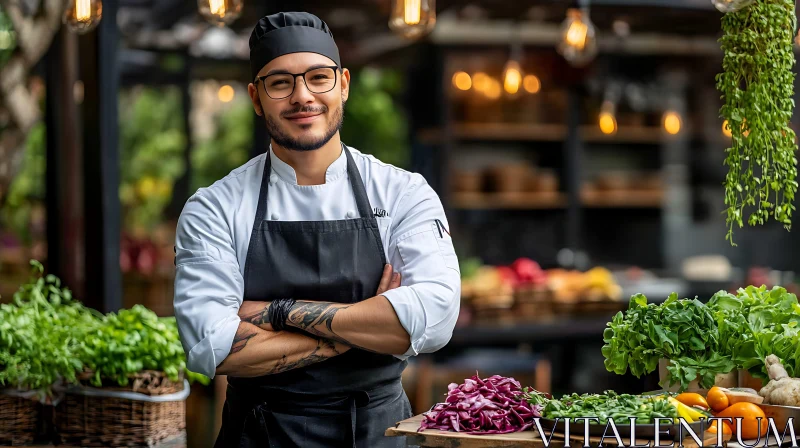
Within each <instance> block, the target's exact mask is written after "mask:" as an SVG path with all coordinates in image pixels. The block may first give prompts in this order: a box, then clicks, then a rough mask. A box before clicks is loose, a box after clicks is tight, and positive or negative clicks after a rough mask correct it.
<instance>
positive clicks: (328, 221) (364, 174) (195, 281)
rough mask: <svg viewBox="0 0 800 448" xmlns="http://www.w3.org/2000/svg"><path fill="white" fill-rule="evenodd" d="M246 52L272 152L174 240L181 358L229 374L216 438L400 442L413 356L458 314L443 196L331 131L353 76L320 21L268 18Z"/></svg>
mask: <svg viewBox="0 0 800 448" xmlns="http://www.w3.org/2000/svg"><path fill="white" fill-rule="evenodd" d="M250 61H251V68H252V75H253V82H252V84H250V85H249V86H248V89H249V93H250V96H251V98H252V101H253V107H254V109H255V112H256V114H258V115H259V116H261V117H263V118H264V120H266V124H267V127H268V129H269V133H270V135H271V137H272V144H271V146H270V149H269V151H268V152H267V153H266V154H264V155H261V156H259V157H256V158H254V159H252V160H250V161H249V162H247V163H246V164H245V165H243V166H241V167H239V168H237V169H235V170H234V171H233V172H231V173H230V174H229V175H228V176H226V177H225V178H223V179H221V180H219V181H217V182H216V183H214V184H213V185H212V186H210V187H208V188H203V189H200V190H198V191H197V192H196V193H195V194H194V195H193V196H192V197H191V198H190V199H189V200H188V201H187V203H186V205H185V208H184V210H183V212H182V214H181V217H180V220H179V222H178V229H177V237H176V266H177V273H176V279H175V314H176V317H177V319H178V325H179V328H180V333H181V339H182V342H183V345H184V348H185V350H186V353H187V358H188V368H189V369H190V370H192V371H195V372H200V373H203V374H205V375H208V376H210V377H213V376H214V375H215V374H225V375H228V383H229V386H228V391H227V399H226V403H225V408H224V414H223V423H222V429H221V431H220V434H219V436H218V438H217V444H216V446H226V447H227V446H235V447H239V446H259V447H266V446H269V447H295V446H299V447H341V446H358V447H370V448H375V447H390V446H399V443H400V441H398V440H396V439H392V438H386V437H384V436H383V434H384V431H385V430H386V428H388V427H390V426H393V425H394V424H395V423H396V422H397V421H400V420H402V419H405V418H408V417H409V416H411V412H410V406H409V402H408V398H407V397H406V395H405V393H404V392H403V388H402V385H401V383H400V375H401V373H402V372H403V369H404V368H405V366H406V363H407V361H406V360H407V358H408V357H410V356H414V355H417V354H419V353H429V352H434V351H436V350H438V349H440V348H441V347H443V346H444V345H445V344H446V343H447V342H448V341H449V339H450V337H451V335H452V330H453V328H454V326H455V321H456V319H457V317H458V310H459V298H460V274H459V268H458V260H457V258H456V255H455V251H454V250H453V244H452V240H451V238H450V235H449V232H448V230H447V229H448V227H447V226H448V224H447V219H446V218H445V215H444V212H443V209H442V205H441V202H440V201H439V198H438V197H437V195H436V194H435V193H434V191H433V190H432V189H431V188H430V187H429V186H428V184H427V183H426V182H425V180H424V178H423V177H422V176H420V175H418V174H413V173H409V172H406V171H403V170H401V169H398V168H395V167H393V166H391V165H387V164H385V163H382V162H380V161H379V160H376V159H375V158H374V157H372V156H368V155H364V154H362V153H360V152H359V151H357V150H355V149H353V148H348V147H347V146H345V145H344V144H343V143H342V142H341V141H340V139H339V129H340V128H341V126H342V117H343V109H344V105H345V102H346V101H347V96H348V94H349V86H350V73H349V71H348V70H347V69H345V68H343V67H342V64H341V62H340V59H339V52H338V49H337V47H336V44H335V43H334V40H333V37H332V35H331V32H330V31H329V29H328V27H327V25H326V24H325V23H324V22H323V21H322V20H320V19H319V18H317V17H315V16H313V15H311V14H307V13H298V12H291V13H279V14H275V15H270V16H267V17H264V18H262V19H261V20H260V21H259V22H258V24H257V25H256V27H255V29H254V31H253V33H252V36H251V38H250Z"/></svg>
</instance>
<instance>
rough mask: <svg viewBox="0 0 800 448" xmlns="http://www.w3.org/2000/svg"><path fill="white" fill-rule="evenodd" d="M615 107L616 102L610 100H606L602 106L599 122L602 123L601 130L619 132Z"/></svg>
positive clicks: (611, 132) (607, 132) (608, 132)
mask: <svg viewBox="0 0 800 448" xmlns="http://www.w3.org/2000/svg"><path fill="white" fill-rule="evenodd" d="M615 109H616V108H615V107H614V103H612V102H610V101H604V102H603V106H602V107H601V108H600V116H599V117H598V118H599V119H598V124H599V125H600V132H602V133H603V134H606V135H611V134H615V133H616V132H617V117H616V114H615V112H614V110H615Z"/></svg>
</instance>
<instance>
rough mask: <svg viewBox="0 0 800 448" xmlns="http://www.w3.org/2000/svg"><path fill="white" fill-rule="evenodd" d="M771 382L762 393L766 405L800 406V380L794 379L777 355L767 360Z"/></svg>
mask: <svg viewBox="0 0 800 448" xmlns="http://www.w3.org/2000/svg"><path fill="white" fill-rule="evenodd" d="M766 365H767V370H768V371H769V377H770V381H769V383H768V384H767V385H766V386H764V387H763V388H762V389H761V390H760V391H758V393H759V395H761V396H762V397H764V398H765V400H764V403H766V404H777V405H782V406H800V378H792V377H790V376H789V374H788V373H787V372H786V369H785V368H784V367H783V364H781V362H780V361H779V360H778V357H777V356H775V355H769V356H767V359H766Z"/></svg>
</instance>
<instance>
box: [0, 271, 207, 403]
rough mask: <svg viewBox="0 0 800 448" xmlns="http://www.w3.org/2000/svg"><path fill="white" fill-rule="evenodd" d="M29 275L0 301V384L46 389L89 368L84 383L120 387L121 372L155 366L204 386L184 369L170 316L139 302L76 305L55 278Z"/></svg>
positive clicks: (172, 376) (124, 379)
mask: <svg viewBox="0 0 800 448" xmlns="http://www.w3.org/2000/svg"><path fill="white" fill-rule="evenodd" d="M31 264H32V265H33V266H34V273H35V274H36V275H35V276H34V277H33V278H32V279H31V281H30V282H28V283H27V284H24V285H22V286H21V287H20V289H19V291H18V292H17V293H15V294H14V301H13V303H10V304H3V305H0V386H9V387H14V388H19V389H38V390H41V391H42V392H44V393H46V394H51V393H52V386H54V385H55V384H57V383H58V382H59V381H62V380H63V381H64V382H66V383H75V382H77V376H78V374H79V373H81V372H83V371H85V370H86V369H89V370H92V371H94V373H95V376H94V377H93V378H92V383H93V384H95V385H98V386H99V385H100V384H101V383H102V381H103V380H109V381H114V382H116V383H118V384H120V385H125V384H127V383H128V375H130V374H134V373H136V372H138V371H141V370H157V371H162V372H165V373H166V374H167V376H169V377H170V379H172V380H177V379H178V377H179V374H180V372H184V374H185V376H186V377H187V378H188V379H189V380H190V381H198V382H201V383H203V384H208V383H209V379H208V378H207V377H205V376H203V375H199V374H196V373H192V372H189V371H187V370H186V361H185V354H184V351H183V347H182V345H181V343H180V338H179V336H178V328H177V324H176V322H175V318H174V317H171V318H158V317H157V316H156V315H155V313H153V312H152V311H150V310H148V309H146V308H145V307H143V306H141V305H136V306H135V307H134V308H132V309H130V310H122V311H120V312H119V313H109V314H107V315H105V316H104V315H103V314H101V313H99V312H97V311H95V310H93V309H91V308H87V307H85V306H83V305H82V304H81V303H80V302H78V301H77V300H75V299H74V298H73V297H72V294H71V292H70V291H69V290H68V289H66V288H62V287H61V282H60V280H59V279H58V278H57V277H55V276H53V275H47V276H44V277H43V276H42V273H43V271H44V270H43V267H42V265H41V264H40V263H39V262H37V261H32V262H31Z"/></svg>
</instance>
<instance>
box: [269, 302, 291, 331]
mask: <svg viewBox="0 0 800 448" xmlns="http://www.w3.org/2000/svg"><path fill="white" fill-rule="evenodd" d="M295 302H296V301H295V300H294V299H277V300H273V301H272V303H270V305H269V311H267V317H268V318H269V324H270V325H272V330H273V331H283V330H285V329H286V321H287V320H288V319H289V312H290V311H292V307H293V306H294V304H295Z"/></svg>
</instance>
